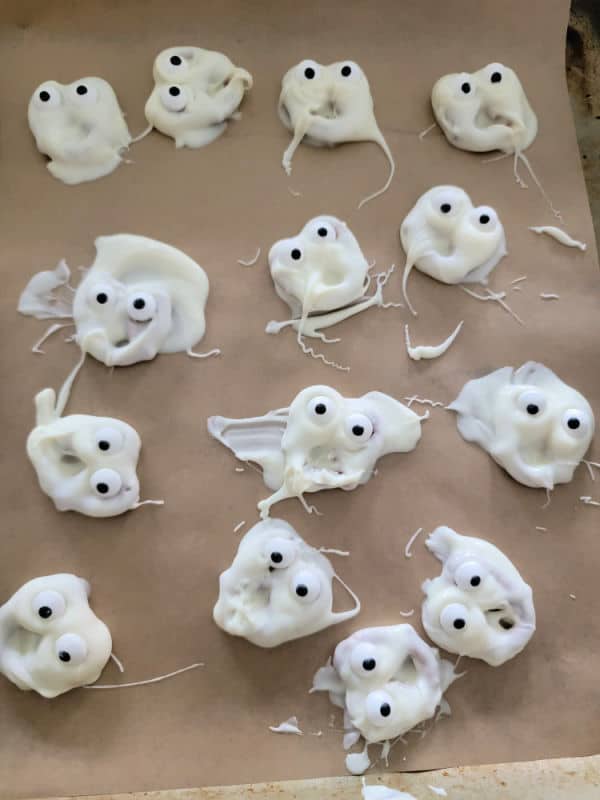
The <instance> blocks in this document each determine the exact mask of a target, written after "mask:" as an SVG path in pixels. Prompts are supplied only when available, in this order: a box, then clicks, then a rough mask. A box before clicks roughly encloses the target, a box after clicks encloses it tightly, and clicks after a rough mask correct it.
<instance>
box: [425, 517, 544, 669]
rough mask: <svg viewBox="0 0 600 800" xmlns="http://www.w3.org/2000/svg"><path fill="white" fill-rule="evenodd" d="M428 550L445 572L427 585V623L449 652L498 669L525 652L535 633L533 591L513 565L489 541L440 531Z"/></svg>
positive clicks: (432, 636)
mask: <svg viewBox="0 0 600 800" xmlns="http://www.w3.org/2000/svg"><path fill="white" fill-rule="evenodd" d="M425 544H426V546H427V547H428V549H429V550H430V551H431V552H432V553H433V555H434V556H435V557H436V558H437V559H439V560H440V561H441V562H442V565H443V566H442V573H441V575H439V576H438V577H437V578H433V579H432V580H426V581H425V582H424V583H423V587H422V588H423V592H424V594H425V600H424V601H423V607H422V621H423V626H424V628H425V631H426V632H427V635H428V636H429V638H430V639H431V640H432V641H433V642H435V644H437V645H438V647H441V648H443V649H444V650H446V651H447V652H448V653H457V654H458V655H459V656H470V657H471V658H479V659H482V660H483V661H485V662H486V663H488V664H490V665H491V666H493V667H497V666H499V665H500V664H504V662H505V661H508V660H509V659H511V658H514V657H515V656H516V655H517V654H518V653H520V652H521V650H523V648H524V647H525V646H526V644H527V643H528V642H529V640H530V639H531V637H532V636H533V634H534V632H535V609H534V607H533V596H532V591H531V587H529V586H528V585H527V584H526V583H525V581H524V580H523V578H522V577H521V575H520V574H519V572H518V571H517V569H516V568H515V566H514V565H513V564H512V562H511V561H510V560H509V559H508V558H507V557H506V556H505V555H504V553H502V552H501V551H500V550H499V549H498V548H497V547H495V546H494V545H493V544H491V543H490V542H487V541H485V540H483V539H478V538H475V537H472V536H461V535H460V534H458V533H456V531H454V530H452V529H451V528H448V527H446V526H441V527H439V528H436V529H435V531H434V532H433V533H432V534H431V535H430V536H429V538H428V539H427V541H426V543H425Z"/></svg>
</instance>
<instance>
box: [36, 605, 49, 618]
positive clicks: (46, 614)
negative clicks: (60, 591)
mask: <svg viewBox="0 0 600 800" xmlns="http://www.w3.org/2000/svg"><path fill="white" fill-rule="evenodd" d="M38 614H39V615H40V617H41V618H42V619H48V617H51V616H52V609H51V608H50V606H41V608H39V609H38Z"/></svg>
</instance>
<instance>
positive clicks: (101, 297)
mask: <svg viewBox="0 0 600 800" xmlns="http://www.w3.org/2000/svg"><path fill="white" fill-rule="evenodd" d="M107 300H108V297H107V295H106V294H105V293H104V292H100V294H97V295H96V302H97V303H100V305H104V303H106V301H107Z"/></svg>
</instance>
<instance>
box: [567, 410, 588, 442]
mask: <svg viewBox="0 0 600 800" xmlns="http://www.w3.org/2000/svg"><path fill="white" fill-rule="evenodd" d="M563 426H564V428H565V430H566V431H567V433H569V434H571V436H574V437H576V438H578V439H583V438H584V437H585V436H586V435H587V433H588V431H589V429H590V421H589V419H588V415H587V414H586V413H585V411H579V409H577V408H570V409H569V410H568V411H565V413H564V414H563Z"/></svg>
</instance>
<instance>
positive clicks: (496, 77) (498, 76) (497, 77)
mask: <svg viewBox="0 0 600 800" xmlns="http://www.w3.org/2000/svg"><path fill="white" fill-rule="evenodd" d="M501 80H502V73H501V72H498V71H497V70H495V71H494V72H492V74H491V76H490V81H491V82H492V83H500V81H501Z"/></svg>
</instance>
